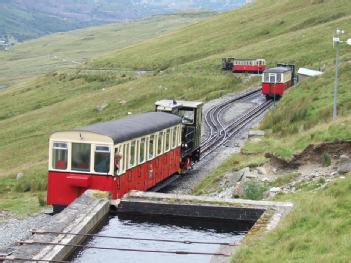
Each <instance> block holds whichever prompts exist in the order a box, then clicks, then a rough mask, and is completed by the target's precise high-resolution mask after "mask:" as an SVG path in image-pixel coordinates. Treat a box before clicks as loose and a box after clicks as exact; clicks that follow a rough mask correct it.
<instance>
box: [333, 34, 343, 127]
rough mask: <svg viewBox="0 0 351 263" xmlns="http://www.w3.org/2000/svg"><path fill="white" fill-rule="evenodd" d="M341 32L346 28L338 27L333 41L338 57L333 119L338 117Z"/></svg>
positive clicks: (336, 59)
mask: <svg viewBox="0 0 351 263" xmlns="http://www.w3.org/2000/svg"><path fill="white" fill-rule="evenodd" d="M341 34H344V30H340V29H337V30H336V36H335V37H333V43H334V45H335V48H336V58H335V63H336V69H335V84H334V103H333V121H336V117H337V114H338V113H337V111H338V109H337V107H338V106H337V104H338V98H337V96H338V88H339V65H340V61H339V52H340V51H339V50H340V46H339V45H340V42H341V41H340V36H341Z"/></svg>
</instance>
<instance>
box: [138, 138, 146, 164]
mask: <svg viewBox="0 0 351 263" xmlns="http://www.w3.org/2000/svg"><path fill="white" fill-rule="evenodd" d="M145 146H146V139H145V138H142V139H141V140H140V151H139V163H143V162H145V148H146V147H145Z"/></svg>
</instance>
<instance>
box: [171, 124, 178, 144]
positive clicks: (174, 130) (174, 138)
mask: <svg viewBox="0 0 351 263" xmlns="http://www.w3.org/2000/svg"><path fill="white" fill-rule="evenodd" d="M176 146H177V127H174V128H173V137H172V148H175V147H176Z"/></svg>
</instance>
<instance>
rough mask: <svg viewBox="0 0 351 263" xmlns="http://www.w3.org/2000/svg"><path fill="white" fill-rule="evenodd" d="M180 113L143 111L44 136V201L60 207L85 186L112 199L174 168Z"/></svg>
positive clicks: (176, 166)
mask: <svg viewBox="0 0 351 263" xmlns="http://www.w3.org/2000/svg"><path fill="white" fill-rule="evenodd" d="M181 129H182V127H181V118H180V117H178V116H175V115H172V114H168V113H156V112H151V113H144V114H139V115H133V116H130V117H127V118H124V119H121V120H117V121H111V122H105V123H99V124H94V125H91V126H87V127H83V128H80V129H77V130H73V131H67V132H57V133H54V134H53V135H52V136H51V137H50V141H49V172H48V204H51V205H53V207H54V211H55V212H57V211H60V210H62V208H64V207H65V206H67V205H69V204H70V203H71V202H73V201H74V200H75V199H76V198H77V197H79V196H80V195H81V194H83V193H84V192H85V191H86V190H87V189H94V190H100V191H105V192H109V193H110V195H111V198H112V199H117V198H121V197H122V196H123V195H124V194H126V193H127V192H129V191H130V190H141V191H146V190H148V189H150V188H152V187H154V186H155V185H156V184H157V183H159V182H161V181H163V180H164V179H166V178H167V177H169V176H171V175H173V174H175V173H177V172H178V171H179V170H180V163H181V149H180V148H181Z"/></svg>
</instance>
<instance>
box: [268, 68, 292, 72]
mask: <svg viewBox="0 0 351 263" xmlns="http://www.w3.org/2000/svg"><path fill="white" fill-rule="evenodd" d="M288 71H291V68H286V67H276V68H269V69H266V70H265V71H263V73H284V72H288Z"/></svg>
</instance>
